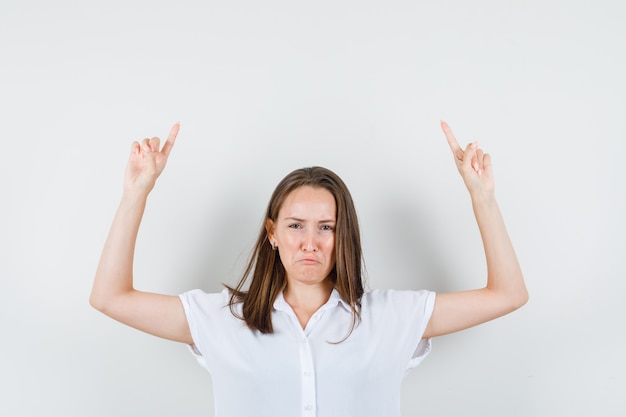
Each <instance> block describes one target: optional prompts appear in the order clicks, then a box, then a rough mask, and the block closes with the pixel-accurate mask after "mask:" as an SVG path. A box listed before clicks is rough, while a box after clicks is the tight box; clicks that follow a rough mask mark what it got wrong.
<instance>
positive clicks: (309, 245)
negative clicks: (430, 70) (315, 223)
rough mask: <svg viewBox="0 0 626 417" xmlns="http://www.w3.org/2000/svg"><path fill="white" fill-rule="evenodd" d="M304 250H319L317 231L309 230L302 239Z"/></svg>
mask: <svg viewBox="0 0 626 417" xmlns="http://www.w3.org/2000/svg"><path fill="white" fill-rule="evenodd" d="M302 250H303V251H304V252H317V235H316V233H315V231H313V230H308V231H307V232H306V233H305V234H304V236H303V239H302Z"/></svg>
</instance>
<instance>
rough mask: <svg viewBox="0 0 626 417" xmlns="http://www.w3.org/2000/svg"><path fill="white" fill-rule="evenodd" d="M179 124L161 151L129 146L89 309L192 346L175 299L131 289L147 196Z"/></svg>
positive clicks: (150, 144)
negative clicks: (121, 185)
mask: <svg viewBox="0 0 626 417" xmlns="http://www.w3.org/2000/svg"><path fill="white" fill-rule="evenodd" d="M178 129H179V124H178V123H177V124H175V125H174V127H172V130H171V131H170V134H169V136H168V138H167V141H166V142H165V144H164V145H163V149H161V150H159V146H160V145H159V142H160V141H159V139H158V138H152V139H144V140H143V141H142V143H141V144H139V143H137V142H134V143H133V145H132V149H131V154H130V157H129V159H128V165H127V167H126V174H125V176H124V194H123V195H122V200H121V202H120V205H119V208H118V209H117V213H116V214H115V218H114V219H113V224H112V226H111V230H110V231H109V235H108V237H107V240H106V243H105V245H104V249H103V250H102V255H101V257H100V262H99V264H98V269H97V270H96V276H95V278H94V282H93V287H92V290H91V297H90V298H89V302H90V303H91V305H92V306H93V307H94V308H96V309H97V310H99V311H101V312H102V313H104V314H106V315H107V316H109V317H111V318H113V319H115V320H117V321H119V322H121V323H124V324H126V325H129V326H131V327H134V328H136V329H139V330H141V331H144V332H146V333H149V334H153V335H155V336H159V337H163V338H165V339H170V340H175V341H178V342H183V343H187V344H192V343H193V340H192V338H191V333H190V331H189V325H188V323H187V318H186V316H185V312H184V310H183V306H182V303H181V301H180V299H179V298H178V297H177V296H171V295H162V294H154V293H147V292H142V291H137V290H135V288H134V287H133V258H134V253H135V242H136V240H137V233H138V231H139V225H140V223H141V218H142V217H143V213H144V210H145V207H146V201H147V199H148V194H149V193H150V191H151V190H152V188H153V187H154V184H155V182H156V179H157V178H158V176H159V175H160V174H161V172H162V171H163V168H164V167H165V164H166V162H167V158H168V156H169V153H170V152H171V150H172V147H173V146H174V142H175V140H176V136H177V134H178Z"/></svg>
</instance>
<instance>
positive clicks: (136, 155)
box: [124, 123, 180, 194]
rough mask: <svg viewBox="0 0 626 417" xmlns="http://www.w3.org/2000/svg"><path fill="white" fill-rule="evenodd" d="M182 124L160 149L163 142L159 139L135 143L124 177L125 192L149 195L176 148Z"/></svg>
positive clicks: (175, 125) (172, 132) (178, 125)
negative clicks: (173, 149) (173, 148)
mask: <svg viewBox="0 0 626 417" xmlns="http://www.w3.org/2000/svg"><path fill="white" fill-rule="evenodd" d="M179 129H180V123H175V124H174V126H172V129H171V130H170V133H169V135H168V136H167V140H166V141H165V144H164V145H163V149H159V148H160V144H161V140H160V139H159V138H157V137H154V138H152V139H148V138H146V139H144V140H143V141H142V142H141V144H140V143H139V142H133V144H132V146H131V152H130V157H129V158H128V163H127V165H126V173H125V175H124V191H125V192H133V193H134V192H137V193H145V194H148V193H149V192H150V191H151V190H152V188H154V184H155V182H156V180H157V178H158V177H159V175H161V172H163V168H165V164H166V163H167V158H168V157H169V155H170V152H171V151H172V147H174V142H175V141H176V136H177V135H178V130H179Z"/></svg>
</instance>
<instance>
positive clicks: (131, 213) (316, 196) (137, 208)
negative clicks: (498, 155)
mask: <svg viewBox="0 0 626 417" xmlns="http://www.w3.org/2000/svg"><path fill="white" fill-rule="evenodd" d="M441 127H442V129H443V132H444V134H445V137H446V139H447V141H448V145H449V146H450V149H451V151H452V155H453V158H454V162H455V164H456V167H457V169H458V171H459V173H460V174H461V177H462V178H463V181H464V183H465V185H466V187H467V189H468V191H469V194H470V197H471V200H472V208H473V211H474V215H475V217H476V221H477V224H478V228H479V230H480V234H481V237H482V241H483V246H484V250H485V257H486V260H487V283H486V285H485V287H483V288H480V289H476V290H470V291H462V292H455V293H448V294H438V295H437V297H436V301H435V307H434V311H433V314H432V317H431V319H430V321H429V323H428V326H427V328H426V332H425V334H424V337H425V338H428V337H434V336H440V335H444V334H447V333H452V332H456V331H459V330H463V329H466V328H468V327H472V326H475V325H477V324H480V323H484V322H486V321H489V320H492V319H494V318H496V317H499V316H502V315H504V314H507V313H509V312H511V311H513V310H515V309H517V308H519V307H521V306H522V305H524V304H525V303H526V301H527V300H528V292H527V290H526V286H525V284H524V279H523V276H522V272H521V269H520V266H519V263H518V261H517V258H516V256H515V251H514V250H513V246H512V244H511V241H510V239H509V236H508V233H507V231H506V227H505V225H504V221H503V219H502V215H501V214H500V210H499V208H498V204H497V202H496V199H495V196H494V193H493V191H494V180H493V170H492V165H491V158H490V156H489V155H488V154H485V153H484V152H483V151H482V150H481V149H479V148H478V145H477V143H476V142H474V143H471V144H469V145H467V147H466V148H465V149H463V148H461V147H460V145H459V144H458V142H457V140H456V138H455V137H454V135H453V133H452V131H451V130H450V127H449V126H448V125H447V124H446V123H445V122H442V123H441ZM179 128H180V125H179V124H178V123H177V124H175V125H174V126H173V127H172V129H171V131H170V133H169V135H168V137H167V140H166V142H165V144H164V145H163V147H162V148H160V140H159V138H152V139H148V138H146V139H144V140H143V141H142V142H141V143H137V142H134V143H133V144H132V147H131V154H130V156H129V159H128V164H127V167H126V173H125V176H124V192H123V195H122V199H121V202H120V205H119V208H118V210H117V212H116V214H115V217H114V219H113V224H112V225H111V230H110V232H109V235H108V237H107V240H106V243H105V245H104V249H103V251H102V255H101V257H100V262H99V264H98V268H97V270H96V275H95V278H94V283H93V288H92V292H91V297H90V303H91V304H92V305H93V306H94V307H95V308H96V309H98V310H100V311H101V312H103V313H104V314H107V315H109V316H110V317H112V318H114V319H115V320H118V321H120V322H122V323H125V324H127V325H129V326H132V327H135V328H137V329H139V330H142V331H144V332H146V333H150V334H153V335H155V336H159V337H163V338H166V339H170V340H175V341H179V342H182V343H187V344H192V343H193V340H192V338H191V334H190V332H189V326H188V323H187V319H186V317H185V313H184V310H183V306H182V304H181V302H180V299H179V298H178V297H177V296H169V295H161V294H154V293H146V292H141V291H138V290H136V289H135V288H134V287H133V257H134V252H135V242H136V239H137V233H138V230H139V225H140V223H141V218H142V217H143V213H144V210H145V206H146V201H147V198H148V195H149V193H150V191H151V190H152V189H153V188H154V185H155V183H156V180H157V178H158V177H159V175H160V174H161V172H162V171H163V169H164V168H165V165H166V163H167V159H168V157H169V155H170V152H171V151H172V148H173V146H174V143H175V141H176V137H177V135H178V131H179ZM335 213H336V209H335V201H334V198H333V197H332V195H331V194H330V193H329V192H328V191H327V190H324V189H320V188H312V187H301V188H299V189H297V190H295V191H294V192H292V193H291V194H290V195H289V196H288V198H287V200H286V202H285V203H284V204H283V207H281V209H280V211H279V216H278V219H277V221H276V222H275V223H273V222H271V221H268V222H267V224H266V229H267V232H268V238H269V239H270V241H272V242H273V243H274V244H275V246H278V251H279V255H280V258H281V261H282V262H283V264H284V266H285V270H286V271H287V289H286V291H285V294H284V296H285V301H287V302H288V303H289V304H290V305H291V306H292V308H293V309H294V312H295V313H296V315H297V316H298V319H299V321H300V324H301V325H302V326H303V327H304V326H305V325H306V323H307V322H308V320H309V318H310V317H311V315H312V314H313V313H314V312H315V311H316V310H317V309H318V308H319V307H320V306H321V305H323V304H324V303H325V302H326V301H327V300H328V297H329V295H330V292H331V291H332V284H330V282H329V280H328V279H327V277H328V274H329V272H330V270H331V269H332V266H333V265H334V243H335V241H334V239H335V238H334V231H331V229H332V228H333V226H334V222H335V221H336V219H335V215H336V214H335ZM329 226H330V227H329Z"/></svg>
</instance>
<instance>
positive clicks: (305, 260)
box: [296, 258, 320, 265]
mask: <svg viewBox="0 0 626 417" xmlns="http://www.w3.org/2000/svg"><path fill="white" fill-rule="evenodd" d="M296 262H299V263H302V264H305V265H314V264H319V263H320V261H319V260H317V259H315V258H300V259H297V260H296Z"/></svg>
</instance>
